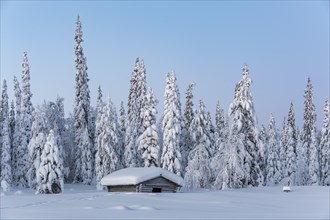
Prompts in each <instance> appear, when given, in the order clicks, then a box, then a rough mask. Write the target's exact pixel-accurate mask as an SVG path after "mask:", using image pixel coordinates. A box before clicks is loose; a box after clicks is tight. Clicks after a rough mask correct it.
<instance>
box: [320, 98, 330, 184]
mask: <svg viewBox="0 0 330 220" xmlns="http://www.w3.org/2000/svg"><path fill="white" fill-rule="evenodd" d="M323 112H324V118H323V125H322V129H321V140H320V148H319V149H320V154H321V156H320V158H321V160H320V162H321V166H320V167H321V184H322V185H324V186H329V185H330V158H329V157H330V156H329V155H330V106H329V100H328V99H326V101H325V104H324V110H323Z"/></svg>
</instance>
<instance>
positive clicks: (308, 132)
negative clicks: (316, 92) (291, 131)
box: [303, 77, 316, 166]
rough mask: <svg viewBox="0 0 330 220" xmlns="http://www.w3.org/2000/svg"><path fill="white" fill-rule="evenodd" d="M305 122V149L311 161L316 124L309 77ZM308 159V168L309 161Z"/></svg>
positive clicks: (305, 102) (306, 91)
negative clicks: (310, 152) (311, 148)
mask: <svg viewBox="0 0 330 220" xmlns="http://www.w3.org/2000/svg"><path fill="white" fill-rule="evenodd" d="M304 98H305V100H304V120H303V123H304V125H303V147H304V148H305V149H306V153H307V155H306V156H307V158H308V159H309V151H310V145H311V141H312V131H313V129H314V127H315V123H316V113H315V106H314V104H313V85H312V82H311V79H310V78H309V77H308V79H307V85H306V88H305V94H304ZM308 159H307V166H309V160H308Z"/></svg>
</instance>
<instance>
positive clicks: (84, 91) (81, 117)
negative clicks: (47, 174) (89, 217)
mask: <svg viewBox="0 0 330 220" xmlns="http://www.w3.org/2000/svg"><path fill="white" fill-rule="evenodd" d="M76 24H77V26H76V34H75V38H74V39H75V41H76V45H75V54H76V59H75V63H76V86H75V88H76V95H75V105H74V110H73V112H74V126H75V151H76V156H75V174H74V182H76V183H80V182H83V183H85V184H91V182H92V178H93V170H92V168H93V162H94V161H93V159H94V158H93V155H92V150H93V144H92V140H91V136H92V135H91V131H90V123H91V120H90V116H91V113H90V95H89V88H88V81H89V79H88V74H87V64H86V57H85V56H84V53H83V48H82V46H81V43H82V42H83V39H82V35H83V32H82V29H81V22H80V18H79V16H78V18H77V22H76Z"/></svg>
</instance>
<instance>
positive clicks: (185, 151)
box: [181, 82, 195, 174]
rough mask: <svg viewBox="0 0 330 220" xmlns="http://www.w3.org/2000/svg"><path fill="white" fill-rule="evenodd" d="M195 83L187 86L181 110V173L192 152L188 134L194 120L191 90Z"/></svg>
mask: <svg viewBox="0 0 330 220" xmlns="http://www.w3.org/2000/svg"><path fill="white" fill-rule="evenodd" d="M194 86H195V83H194V82H192V83H190V84H189V85H188V88H187V90H186V92H185V95H186V103H185V106H184V110H183V122H184V123H183V127H182V139H181V141H182V143H181V159H182V171H183V174H184V172H185V168H186V167H187V165H188V155H189V153H190V151H191V150H192V140H191V135H190V132H189V128H190V124H191V121H192V120H193V118H194V109H193V108H194V103H193V97H194V96H193V93H192V91H193V88H194Z"/></svg>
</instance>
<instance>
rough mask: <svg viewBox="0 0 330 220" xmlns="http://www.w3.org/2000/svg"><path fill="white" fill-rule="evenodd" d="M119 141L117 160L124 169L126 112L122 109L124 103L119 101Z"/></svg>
mask: <svg viewBox="0 0 330 220" xmlns="http://www.w3.org/2000/svg"><path fill="white" fill-rule="evenodd" d="M118 120H119V129H118V130H119V139H120V145H119V149H118V157H119V158H118V160H119V164H120V166H121V167H125V166H126V164H125V157H124V153H125V135H126V127H127V126H126V124H127V122H126V111H125V107H124V102H123V101H121V102H120V109H119V119H118Z"/></svg>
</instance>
